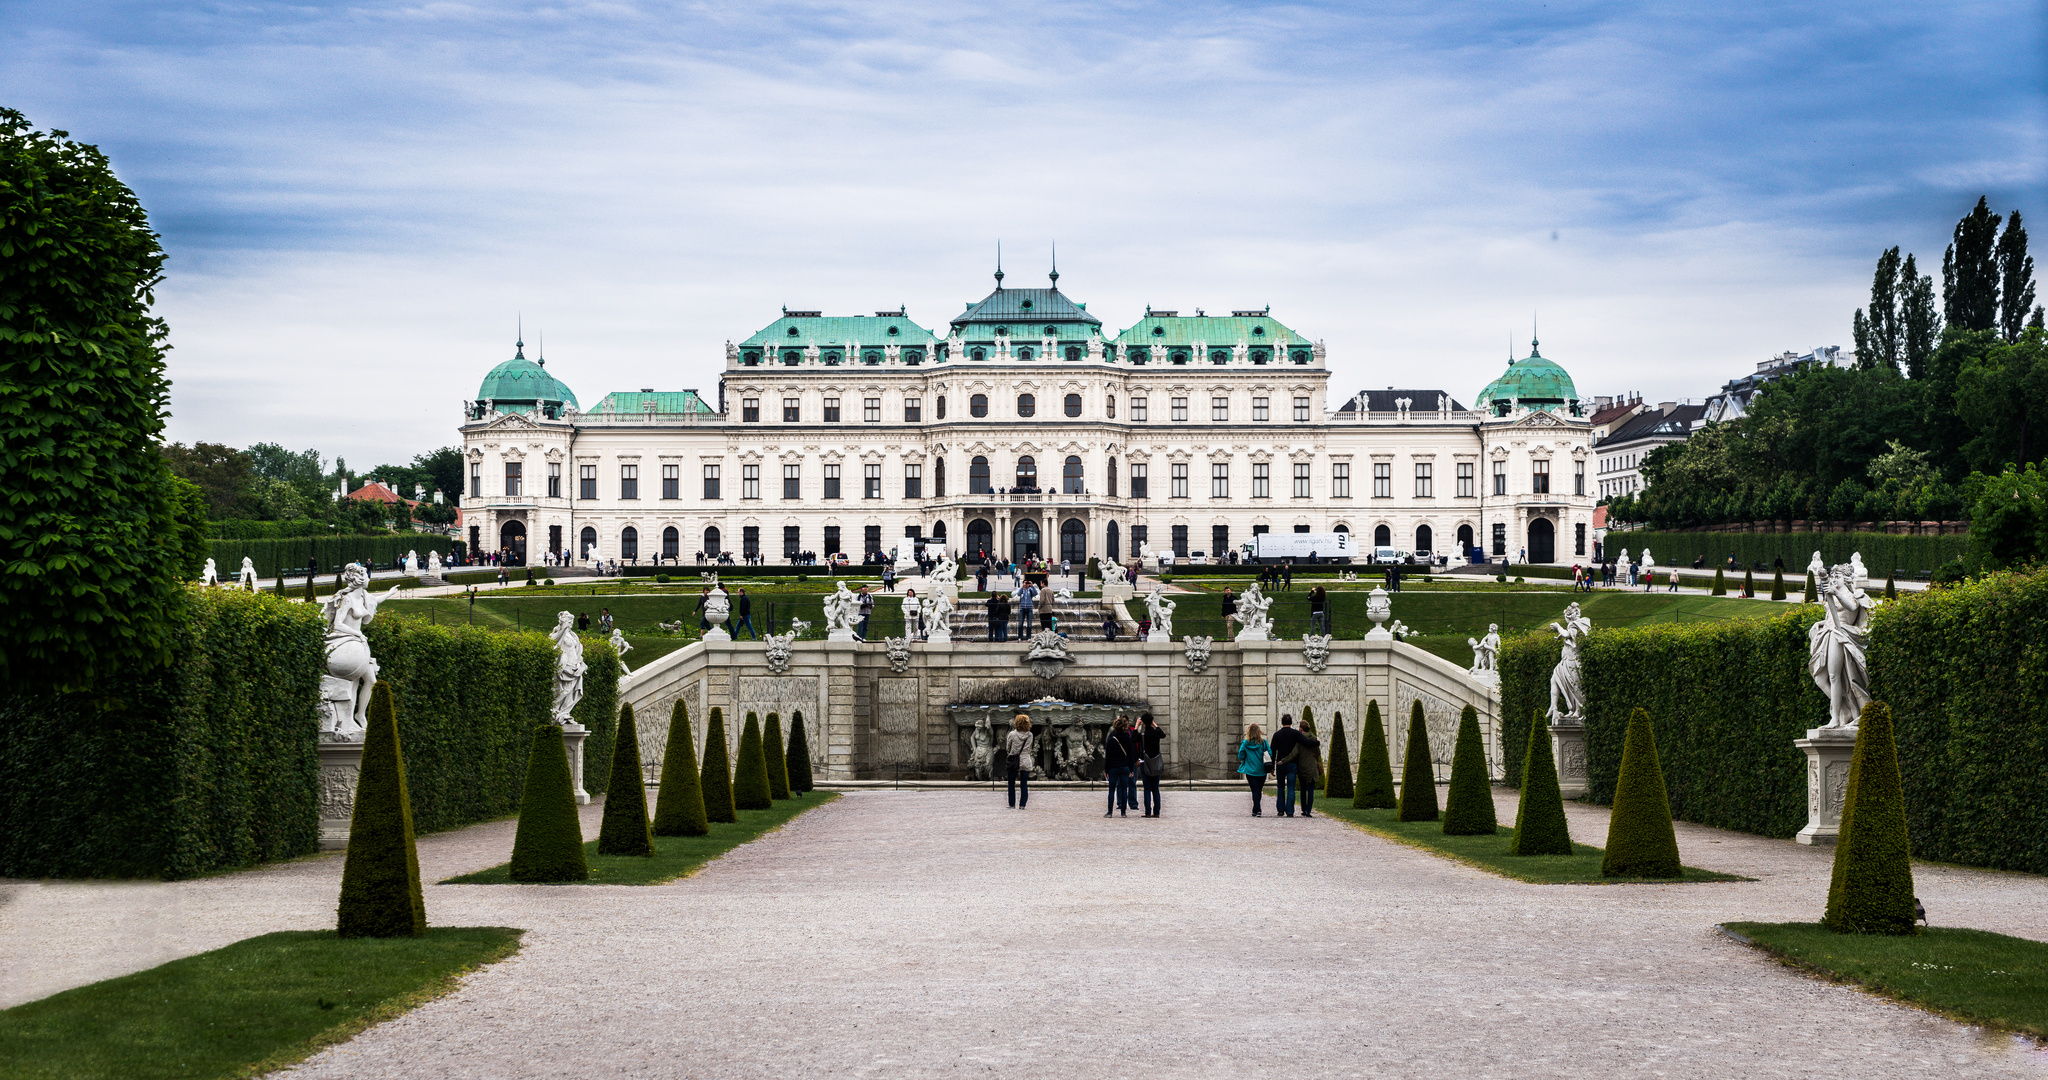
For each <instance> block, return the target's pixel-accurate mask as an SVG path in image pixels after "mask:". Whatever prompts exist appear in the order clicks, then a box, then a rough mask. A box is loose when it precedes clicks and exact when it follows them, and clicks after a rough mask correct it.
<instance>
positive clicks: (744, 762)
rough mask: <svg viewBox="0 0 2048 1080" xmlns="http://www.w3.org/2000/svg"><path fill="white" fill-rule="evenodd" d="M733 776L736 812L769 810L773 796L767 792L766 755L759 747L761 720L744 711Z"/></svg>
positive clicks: (763, 749)
mask: <svg viewBox="0 0 2048 1080" xmlns="http://www.w3.org/2000/svg"><path fill="white" fill-rule="evenodd" d="M737 766H738V767H737V768H735V769H734V770H733V777H732V805H733V808H734V809H736V810H768V809H771V808H773V807H774V806H775V797H774V796H773V795H772V794H770V793H769V789H768V755H767V751H766V749H765V748H764V747H763V746H762V745H761V719H760V717H758V716H756V715H754V711H753V710H752V709H749V710H747V725H746V727H744V728H741V729H740V752H739V761H738V762H737Z"/></svg>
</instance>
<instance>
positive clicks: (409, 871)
mask: <svg viewBox="0 0 2048 1080" xmlns="http://www.w3.org/2000/svg"><path fill="white" fill-rule="evenodd" d="M369 721H370V725H369V728H368V729H367V730H365V731H364V732H363V764H362V768H361V771H359V772H358V773H357V774H356V806H355V813H354V815H353V816H352V817H350V818H349V826H348V857H347V860H346V861H345V862H344V863H343V864H342V867H341V904H340V909H339V911H338V912H337V916H336V919H335V927H334V928H335V931H336V932H337V933H339V934H340V935H341V936H342V937H345V938H346V937H418V936H420V935H421V934H422V933H425V932H426V929H427V904H426V900H425V899H424V898H423V897H422V896H421V894H420V855H419V849H418V848H417V847H415V846H414V843H413V831H412V797H411V793H410V792H408V791H407V790H406V787H405V755H404V754H402V753H400V751H399V746H398V709H397V707H396V706H394V705H393V704H392V702H391V684H390V683H382V682H380V683H378V684H377V685H376V686H375V687H374V688H372V689H371V691H370V715H369Z"/></svg>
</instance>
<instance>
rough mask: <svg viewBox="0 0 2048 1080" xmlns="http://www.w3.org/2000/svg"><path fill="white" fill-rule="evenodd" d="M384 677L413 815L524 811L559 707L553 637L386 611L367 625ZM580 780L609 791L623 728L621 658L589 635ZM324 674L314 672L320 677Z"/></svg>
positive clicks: (459, 817)
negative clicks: (541, 742) (529, 762)
mask: <svg viewBox="0 0 2048 1080" xmlns="http://www.w3.org/2000/svg"><path fill="white" fill-rule="evenodd" d="M365 634H366V635H367V636H368V637H369V639H370V650H371V652H372V653H373V654H374V655H375V656H376V657H377V664H378V667H379V669H380V673H379V676H378V678H379V679H380V680H381V681H383V682H388V683H390V684H391V688H392V692H393V693H394V694H395V695H396V696H397V705H398V731H399V739H400V741H401V742H402V743H403V745H404V746H405V767H406V779H407V781H408V788H409V790H410V791H411V793H412V811H413V823H414V825H415V827H417V828H418V829H419V831H421V832H434V831H436V830H440V829H452V828H455V827H457V826H460V825H468V824H471V823H473V822H478V821H488V820H490V819H492V818H500V817H504V816H505V815H507V814H510V813H513V812H514V811H516V810H518V809H519V803H520V790H521V788H522V786H523V785H524V784H525V782H526V779H525V778H526V755H527V752H528V749H529V748H530V747H531V745H532V742H533V731H534V728H535V727H536V726H538V725H540V724H544V723H547V722H549V720H550V718H551V717H552V716H553V715H554V700H555V696H554V695H555V644H554V642H552V641H549V640H548V637H547V635H545V634H542V633H539V632H537V631H528V632H525V633H507V632H504V631H498V630H483V629H479V628H476V627H472V626H459V625H458V626H449V625H446V624H442V625H435V624H432V623H429V622H427V621H426V620H423V619H419V618H415V617H411V616H405V615H398V614H393V613H390V612H386V613H382V614H379V615H378V616H377V619H376V621H374V622H372V623H371V624H370V625H369V627H368V628H367V629H366V630H365ZM583 659H584V662H585V663H586V664H587V665H588V667H589V670H588V671H587V672H586V673H585V674H584V676H583V700H582V701H581V702H580V703H578V704H577V706H576V711H575V713H574V716H575V719H576V721H577V722H578V723H580V724H582V725H583V726H584V727H587V728H589V729H590V735H589V736H588V737H586V738H585V739H584V742H583V765H584V768H583V787H584V790H585V791H587V792H588V793H589V794H591V795H592V796H596V795H602V794H604V792H605V789H606V784H607V782H608V781H609V779H610V774H609V771H608V770H607V769H606V768H605V763H606V762H609V761H610V760H611V757H612V740H613V738H614V735H615V733H616V732H617V730H618V719H617V716H618V688H619V658H618V654H617V653H615V652H613V651H612V647H611V644H610V642H608V641H606V640H605V639H604V638H599V637H586V638H584V639H583ZM316 681H317V680H316Z"/></svg>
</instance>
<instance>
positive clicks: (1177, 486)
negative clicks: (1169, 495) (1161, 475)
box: [1173, 462, 1188, 499]
mask: <svg viewBox="0 0 2048 1080" xmlns="http://www.w3.org/2000/svg"><path fill="white" fill-rule="evenodd" d="M1173 497H1174V498H1176V499H1185V498H1187V497H1188V467H1187V464H1186V463H1185V462H1176V463H1175V464H1174V466H1173Z"/></svg>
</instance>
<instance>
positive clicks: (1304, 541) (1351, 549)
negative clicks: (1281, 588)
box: [1244, 532, 1358, 563]
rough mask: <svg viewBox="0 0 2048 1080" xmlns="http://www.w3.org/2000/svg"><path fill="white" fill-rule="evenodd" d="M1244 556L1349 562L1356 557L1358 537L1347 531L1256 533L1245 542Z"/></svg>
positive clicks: (1256, 559) (1263, 559)
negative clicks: (1247, 542)
mask: <svg viewBox="0 0 2048 1080" xmlns="http://www.w3.org/2000/svg"><path fill="white" fill-rule="evenodd" d="M1244 554H1245V558H1247V559H1249V560H1251V561H1252V562H1259V563H1276V562H1285V561H1286V560H1288V559H1292V560H1294V561H1295V562H1302V563H1305V562H1308V561H1309V560H1310V559H1314V560H1315V561H1316V562H1347V563H1348V562H1350V561H1351V560H1352V559H1354V558H1356V557H1357V556H1358V539H1357V538H1356V537H1354V536H1352V535H1351V534H1350V533H1348V532H1335V533H1295V532H1290V533H1270V532H1269V533H1260V534H1258V535H1257V536H1254V537H1252V540H1251V543H1249V544H1246V545H1245V549H1244Z"/></svg>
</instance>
